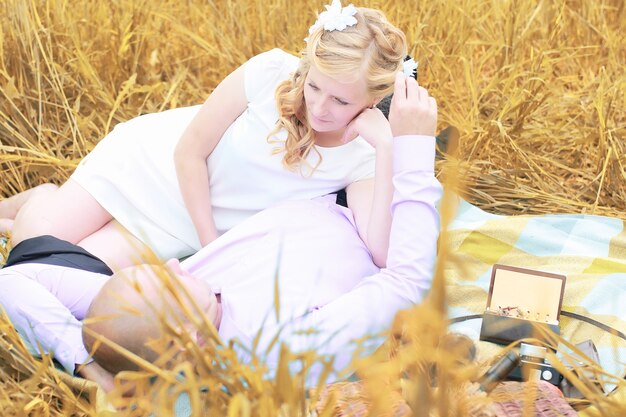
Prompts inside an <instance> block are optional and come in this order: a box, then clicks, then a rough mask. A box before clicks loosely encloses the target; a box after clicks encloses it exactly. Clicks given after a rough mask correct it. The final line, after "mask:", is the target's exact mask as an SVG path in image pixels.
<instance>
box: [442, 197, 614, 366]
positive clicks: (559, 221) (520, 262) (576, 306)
mask: <svg viewBox="0 0 626 417" xmlns="http://www.w3.org/2000/svg"><path fill="white" fill-rule="evenodd" d="M448 230H449V232H450V236H449V237H450V243H451V257H450V262H448V263H447V266H446V271H445V272H446V279H447V295H448V305H449V315H450V317H459V316H465V315H470V314H480V313H482V312H483V311H484V309H485V307H486V305H487V295H488V291H489V284H490V280H491V269H492V266H493V265H494V264H496V263H498V264H505V265H511V266H516V267H522V268H529V269H535V270H540V271H545V272H552V273H558V274H563V275H566V277H567V280H566V285H565V293H564V299H563V305H562V311H567V312H573V313H577V314H579V315H582V316H586V317H589V318H591V319H594V320H596V321H598V322H600V323H602V324H605V325H607V326H610V327H612V328H613V329H616V330H618V331H620V332H622V333H626V221H624V220H620V219H617V218H609V217H601V216H591V215H571V214H563V215H561V214H550V215H520V216H500V215H494V214H490V213H487V212H485V211H483V210H480V209H479V208H477V207H475V206H473V205H471V204H469V203H467V202H465V201H461V203H460V205H459V209H458V211H457V214H456V216H455V218H454V220H453V222H452V223H451V224H450V225H449V228H448ZM480 321H481V320H471V321H467V322H462V323H458V324H456V325H454V326H453V328H455V327H456V328H463V331H466V332H467V331H468V330H469V332H470V333H472V332H473V333H475V335H478V334H479V332H480V324H481V323H480ZM560 326H561V335H562V336H564V337H565V339H566V340H568V341H570V342H572V343H573V344H577V343H579V342H582V341H584V340H586V339H591V340H592V341H593V342H594V344H595V346H596V347H597V349H598V353H599V356H600V365H601V366H602V367H603V368H604V369H605V370H606V371H608V372H610V373H612V374H614V375H617V376H624V374H626V341H624V340H623V339H621V338H619V337H617V336H615V335H611V334H610V333H609V332H607V331H605V330H602V329H600V328H599V327H597V326H593V325H590V324H587V323H585V322H582V321H580V320H577V319H573V318H570V317H565V316H563V315H561V319H560ZM481 345H482V344H481Z"/></svg>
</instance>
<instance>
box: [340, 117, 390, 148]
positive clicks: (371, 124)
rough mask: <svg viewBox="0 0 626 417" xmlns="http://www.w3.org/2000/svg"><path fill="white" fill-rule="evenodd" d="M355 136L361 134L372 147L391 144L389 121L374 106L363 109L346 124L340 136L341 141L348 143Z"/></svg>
mask: <svg viewBox="0 0 626 417" xmlns="http://www.w3.org/2000/svg"><path fill="white" fill-rule="evenodd" d="M357 136H361V137H362V138H363V139H365V140H366V141H367V142H368V143H369V144H370V145H372V146H373V147H374V148H376V149H377V148H379V146H380V145H385V146H388V145H391V139H392V137H393V136H392V132H391V126H390V125H389V121H388V120H387V119H386V118H385V115H384V114H383V112H381V111H380V110H379V109H377V108H376V107H374V108H366V109H364V110H363V111H362V112H361V113H359V115H358V116H357V117H355V118H354V119H353V120H352V121H351V122H350V123H349V124H348V126H346V130H345V131H344V133H343V136H342V137H341V142H342V143H348V142H350V141H351V140H353V139H354V138H356V137H357Z"/></svg>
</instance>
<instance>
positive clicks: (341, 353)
mask: <svg viewBox="0 0 626 417" xmlns="http://www.w3.org/2000/svg"><path fill="white" fill-rule="evenodd" d="M393 147H394V149H393V155H394V177H393V184H394V196H393V203H392V207H391V209H392V216H393V220H392V225H391V238H390V246H389V255H388V260H387V268H385V269H382V270H381V271H380V272H379V273H378V274H376V275H373V276H370V277H367V278H365V279H364V280H363V281H362V282H361V283H360V284H359V285H357V286H356V287H355V288H354V289H353V290H352V291H350V292H349V293H347V294H345V295H343V296H341V297H340V298H338V299H336V300H335V301H333V302H331V303H329V304H327V305H325V306H323V307H321V308H319V309H317V310H313V311H311V312H309V313H308V314H306V315H304V316H302V317H300V318H298V319H295V320H292V321H290V322H288V323H286V324H285V325H284V326H283V327H282V329H279V328H278V326H277V327H267V326H266V327H265V328H264V329H263V333H262V337H261V343H260V346H261V349H263V348H264V347H266V346H267V344H268V343H269V342H270V341H271V340H272V338H273V337H274V336H275V335H276V333H277V332H278V331H279V330H280V332H281V337H280V338H279V340H280V341H281V342H284V343H286V344H287V345H288V346H289V348H290V349H291V350H292V351H294V352H299V351H304V350H309V349H312V350H314V351H315V352H316V353H318V354H320V355H334V356H335V369H338V370H339V369H342V368H344V367H345V366H346V365H348V364H349V363H350V360H351V359H352V354H353V352H354V351H355V350H356V348H357V346H356V345H355V344H354V343H351V342H353V341H354V340H356V339H359V338H361V337H364V336H366V335H372V334H377V333H380V332H382V331H384V330H387V329H388V328H389V327H390V326H391V323H392V321H393V318H394V317H395V315H396V313H397V312H398V311H399V310H401V309H404V308H408V307H410V306H411V305H413V304H415V303H419V302H421V301H422V300H423V298H424V295H425V294H426V292H427V291H428V289H429V288H430V285H431V281H432V275H433V269H434V263H435V257H436V248H437V237H438V233H439V215H438V212H437V209H436V204H437V202H438V200H439V198H440V197H441V185H440V184H439V182H438V181H437V179H436V178H435V176H434V156H435V139H434V137H426V136H401V137H397V138H395V139H394V144H393ZM309 330H312V331H313V333H308V331H309ZM260 351H262V350H260ZM278 351H279V349H278V346H276V347H275V348H274V349H273V350H272V351H271V352H270V354H269V355H268V357H267V365H268V366H269V367H270V369H275V367H276V365H277V363H278ZM316 378H317V375H315V374H312V375H311V376H310V379H309V382H311V383H316V382H317V381H316Z"/></svg>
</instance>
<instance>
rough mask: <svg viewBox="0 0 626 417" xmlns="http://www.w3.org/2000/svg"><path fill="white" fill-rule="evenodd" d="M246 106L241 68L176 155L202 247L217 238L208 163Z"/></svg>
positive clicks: (219, 90) (226, 82) (198, 118)
mask: <svg viewBox="0 0 626 417" xmlns="http://www.w3.org/2000/svg"><path fill="white" fill-rule="evenodd" d="M247 104H248V101H247V99H246V94H245V89H244V67H243V66H241V67H239V68H237V69H236V70H235V71H233V72H232V73H231V74H230V75H228V76H227V77H226V78H225V79H224V80H223V81H222V82H221V83H220V84H219V85H218V86H217V87H216V88H215V90H213V93H211V95H210V96H209V98H208V99H207V100H206V101H205V102H204V104H203V105H202V107H201V108H200V111H199V112H198V114H197V115H196V117H194V119H193V120H192V121H191V123H190V124H189V126H187V129H185V132H184V133H183V135H182V137H181V138H180V140H179V142H178V144H177V145H176V149H175V151H174V164H175V166H176V174H177V176H178V184H179V186H180V191H181V193H182V196H183V201H184V202H185V206H186V207H187V211H188V212H189V215H190V216H191V220H192V221H193V224H194V226H195V228H196V232H197V233H198V237H199V239H200V244H201V245H202V246H205V245H207V244H208V243H209V242H211V241H213V240H214V239H215V238H217V230H216V227H215V221H214V220H213V211H212V209H211V193H210V190H209V172H208V168H207V161H206V160H207V158H208V157H209V155H210V154H211V152H213V149H215V146H217V144H218V142H219V141H220V139H221V138H222V136H223V134H224V132H225V131H226V129H228V127H229V126H230V125H231V124H232V123H233V122H234V121H235V119H236V118H237V117H239V115H240V114H241V113H243V111H244V110H245V109H246V106H247Z"/></svg>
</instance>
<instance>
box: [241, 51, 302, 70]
mask: <svg viewBox="0 0 626 417" xmlns="http://www.w3.org/2000/svg"><path fill="white" fill-rule="evenodd" d="M298 61H299V59H298V57H297V56H295V55H293V54H290V53H289V52H286V51H284V50H282V49H280V48H274V49H270V50H269V51H265V52H261V53H260V54H257V55H255V56H253V57H252V58H250V60H248V62H247V63H246V68H247V69H248V68H250V69H251V70H253V71H258V70H263V69H265V70H271V69H272V68H274V69H281V68H284V67H290V68H291V69H292V70H293V69H295V68H296V66H297V65H298Z"/></svg>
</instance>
